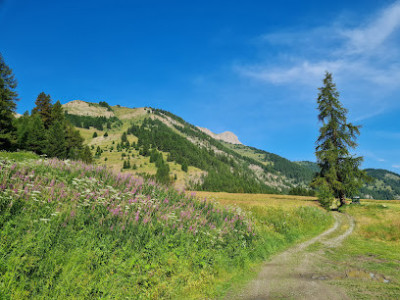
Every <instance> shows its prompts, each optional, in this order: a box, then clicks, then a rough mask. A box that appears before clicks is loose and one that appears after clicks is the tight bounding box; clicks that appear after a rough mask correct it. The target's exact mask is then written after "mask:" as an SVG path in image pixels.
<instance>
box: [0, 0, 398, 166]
mask: <svg viewBox="0 0 400 300" xmlns="http://www.w3.org/2000/svg"><path fill="white" fill-rule="evenodd" d="M0 28H2V33H1V38H0V52H1V53H2V55H3V57H4V58H5V60H6V62H7V64H8V65H9V66H10V67H12V68H13V71H14V74H15V75H16V78H17V79H18V83H19V86H18V92H19V95H20V101H19V103H18V112H20V113H23V112H24V111H26V110H30V109H32V107H33V103H34V100H35V99H36V96H37V95H38V94H39V93H40V92H41V91H45V92H46V93H49V94H50V95H51V96H52V98H53V100H54V101H55V100H60V101H61V102H62V103H66V102H68V101H71V100H75V99H81V100H86V101H93V102H98V101H107V102H109V103H110V104H112V105H115V104H120V105H123V106H128V107H141V106H151V107H157V108H162V109H166V110H169V111H171V112H173V113H175V114H177V115H179V116H181V117H183V118H184V119H185V120H187V121H189V122H191V123H193V124H195V125H199V126H202V127H207V128H209V129H211V130H212V131H214V132H217V133H219V132H222V131H225V130H230V131H233V132H234V133H236V134H237V135H238V137H239V139H240V140H241V141H242V142H243V143H244V144H246V145H250V146H255V147H257V148H260V149H264V150H266V151H270V152H273V153H276V154H279V155H282V156H284V157H286V158H289V159H291V160H315V158H314V147H315V144H314V142H315V140H316V137H317V135H318V128H319V124H318V122H317V113H318V112H317V111H316V97H317V93H318V90H317V88H318V87H320V86H321V83H322V79H323V77H324V73H325V71H326V70H328V71H330V72H332V73H333V76H334V81H335V82H336V83H337V87H338V90H339V91H340V94H341V96H340V100H341V101H342V103H343V105H344V106H345V107H346V108H348V109H349V120H350V121H352V122H353V123H356V124H361V125H362V126H363V128H362V130H361V136H360V138H359V147H358V149H357V153H358V154H361V155H363V156H364V158H365V162H364V164H363V167H374V168H386V169H389V170H392V171H395V172H397V173H398V172H399V171H400V122H399V117H400V51H399V47H400V2H399V1H386V0H383V1H382V0H381V1H368V0H363V1H361V0H353V1H329V2H326V1H289V0H287V1H279V3H278V1H248V0H247V1H206V0H203V1H173V0H170V1H161V0H160V1H151V0H150V1H82V0H81V1H75V0H70V1H42V0H35V1H33V0H29V1H28V0H20V1H18V0H0Z"/></svg>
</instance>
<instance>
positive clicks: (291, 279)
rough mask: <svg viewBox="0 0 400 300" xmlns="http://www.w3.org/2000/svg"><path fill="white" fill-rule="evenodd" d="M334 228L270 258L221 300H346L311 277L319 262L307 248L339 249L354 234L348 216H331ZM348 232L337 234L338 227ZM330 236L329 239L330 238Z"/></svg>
mask: <svg viewBox="0 0 400 300" xmlns="http://www.w3.org/2000/svg"><path fill="white" fill-rule="evenodd" d="M333 215H334V218H335V224H334V225H333V226H332V227H331V228H330V229H328V230H326V231H325V232H323V233H322V234H320V235H318V236H316V237H314V238H312V239H310V240H308V241H305V242H303V243H301V244H299V245H297V246H295V247H293V248H290V249H288V250H286V251H285V252H283V253H281V254H279V255H276V256H274V257H272V259H271V260H270V261H268V262H266V263H265V264H264V266H263V267H262V269H261V272H260V273H259V274H258V277H257V278H256V279H254V280H252V281H251V282H250V283H249V284H248V285H247V286H246V287H245V288H244V289H243V290H242V291H241V292H240V293H239V294H236V295H235V294H233V293H228V295H227V296H226V298H225V299H245V300H250V299H251V300H255V299H307V300H308V299H324V300H328V299H349V298H348V297H347V296H346V294H345V293H344V292H343V291H342V290H340V288H339V287H337V286H335V287H333V286H330V285H328V284H327V283H325V282H323V280H321V279H326V278H321V277H319V276H315V275H314V274H316V272H317V270H316V264H318V262H320V261H321V256H320V254H319V253H317V252H319V251H318V250H315V251H307V250H306V249H307V247H308V246H310V245H312V244H314V243H316V242H319V243H321V244H322V245H323V249H326V248H336V247H339V246H340V245H341V243H342V241H343V240H344V239H345V238H346V237H347V236H349V235H350V234H351V233H352V231H353V230H354V226H355V224H354V219H353V218H352V217H351V216H349V215H344V214H340V213H333ZM347 224H348V229H347V230H346V231H345V232H343V233H340V234H338V235H336V233H339V231H340V228H341V226H342V225H347ZM330 235H332V237H330Z"/></svg>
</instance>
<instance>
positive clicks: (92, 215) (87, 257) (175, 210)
mask: <svg viewBox="0 0 400 300" xmlns="http://www.w3.org/2000/svg"><path fill="white" fill-rule="evenodd" d="M1 155H2V156H1V157H2V158H3V159H2V160H0V161H1V163H0V168H1V170H0V208H1V209H0V231H1V234H0V298H1V299H31V298H45V299H54V298H56V299H67V298H68V299H70V298H90V299H99V298H110V299H121V298H131V299H159V298H165V299H170V298H174V299H183V298H184V299H204V298H216V297H219V296H221V295H223V294H224V292H225V291H226V290H227V289H228V287H229V286H230V285H231V284H232V283H233V282H236V281H241V280H243V278H244V277H246V276H245V275H246V274H249V273H250V271H251V270H252V267H254V266H255V265H257V264H259V263H260V262H261V261H262V260H264V259H266V258H267V257H268V256H269V255H271V254H272V253H275V252H276V251H279V250H280V249H283V248H285V247H287V246H288V245H291V244H293V243H295V242H297V241H299V240H301V239H304V238H307V237H309V236H311V235H314V234H316V233H317V232H320V231H322V230H323V229H325V228H326V227H328V226H329V223H330V222H331V219H330V218H329V216H328V215H327V214H326V213H325V212H323V211H322V210H320V209H318V208H315V207H312V206H313V205H314V204H313V202H312V201H304V204H305V207H302V205H299V206H298V207H292V206H290V205H286V207H277V206H276V205H275V206H274V207H268V206H267V203H266V202H265V201H264V202H265V203H264V204H263V203H262V202H263V200H257V205H253V204H251V203H248V202H246V203H242V204H237V205H236V207H234V204H235V203H233V202H232V203H225V204H231V205H230V207H228V206H226V205H222V204H217V203H214V202H213V201H207V200H204V197H202V196H201V195H200V199H198V198H195V197H194V196H185V195H183V194H180V193H178V192H176V191H175V190H173V189H166V188H164V187H161V186H158V185H156V184H155V183H154V182H152V181H144V180H142V179H140V178H136V177H133V176H132V175H130V174H120V173H114V172H111V171H110V170H108V169H107V168H105V167H99V166H91V165H85V164H82V163H79V162H68V161H65V162H63V161H59V160H32V159H28V160H23V158H24V157H23V156H24V155H22V157H20V156H21V154H18V155H17V154H4V153H2V154H1ZM5 158H8V159H5ZM9 158H12V159H13V161H11V160H9ZM25 158H33V157H31V156H30V155H29V154H26V155H25ZM17 160H18V161H17ZM238 197H239V198H240V199H242V198H246V197H247V195H244V194H243V195H239V196H238ZM221 202H222V201H221ZM288 203H289V202H288ZM310 206H311V207H310Z"/></svg>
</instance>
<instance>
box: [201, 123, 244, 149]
mask: <svg viewBox="0 0 400 300" xmlns="http://www.w3.org/2000/svg"><path fill="white" fill-rule="evenodd" d="M197 128H198V129H200V130H201V131H202V132H204V133H205V134H208V135H209V136H211V137H212V138H214V139H216V140H220V141H224V142H227V143H231V144H236V145H237V144H240V145H243V144H242V143H241V142H240V141H239V139H238V137H237V136H236V135H235V134H234V133H233V132H230V131H225V132H222V133H214V132H212V131H211V130H209V129H207V128H203V127H199V126H197Z"/></svg>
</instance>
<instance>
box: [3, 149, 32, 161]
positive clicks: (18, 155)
mask: <svg viewBox="0 0 400 300" xmlns="http://www.w3.org/2000/svg"><path fill="white" fill-rule="evenodd" d="M38 158H39V155H37V154H35V153H33V152H28V151H20V152H6V151H0V159H9V160H14V161H23V160H27V159H38Z"/></svg>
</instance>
